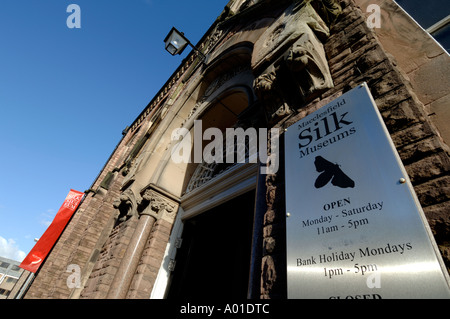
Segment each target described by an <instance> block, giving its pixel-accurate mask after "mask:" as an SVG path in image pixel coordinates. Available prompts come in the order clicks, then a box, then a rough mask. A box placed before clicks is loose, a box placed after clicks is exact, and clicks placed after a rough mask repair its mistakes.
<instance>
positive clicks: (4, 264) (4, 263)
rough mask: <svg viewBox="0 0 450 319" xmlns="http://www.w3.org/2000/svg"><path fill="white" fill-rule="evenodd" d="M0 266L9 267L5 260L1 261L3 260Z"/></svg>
mask: <svg viewBox="0 0 450 319" xmlns="http://www.w3.org/2000/svg"><path fill="white" fill-rule="evenodd" d="M0 267H1V268H8V267H9V263H6V262H4V261H3V262H1V263H0Z"/></svg>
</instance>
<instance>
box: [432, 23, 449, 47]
mask: <svg viewBox="0 0 450 319" xmlns="http://www.w3.org/2000/svg"><path fill="white" fill-rule="evenodd" d="M432 36H433V37H434V38H435V39H436V41H438V42H439V43H440V44H441V45H442V46H443V47H444V49H445V50H447V52H450V24H447V25H446V26H445V27H443V28H442V29H440V30H438V31H436V32H434V33H433V34H432Z"/></svg>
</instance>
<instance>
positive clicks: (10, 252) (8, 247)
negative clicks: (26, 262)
mask: <svg viewBox="0 0 450 319" xmlns="http://www.w3.org/2000/svg"><path fill="white" fill-rule="evenodd" d="M26 255H27V254H26V253H25V252H23V251H22V250H20V249H19V247H18V246H17V245H16V242H15V241H14V240H13V239H8V240H7V239H5V238H3V237H1V236H0V256H1V257H5V258H8V259H12V260H15V261H22V260H23V259H24V258H25V256H26Z"/></svg>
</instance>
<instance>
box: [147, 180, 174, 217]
mask: <svg viewBox="0 0 450 319" xmlns="http://www.w3.org/2000/svg"><path fill="white" fill-rule="evenodd" d="M177 209H178V203H177V202H176V201H174V200H173V199H171V198H169V197H168V196H166V195H164V194H162V193H161V192H159V191H157V190H155V189H153V188H147V189H146V190H145V191H143V192H142V200H141V202H140V203H139V211H140V212H139V214H140V215H150V216H153V217H154V218H155V219H160V218H163V219H166V220H173V219H174V218H175V215H176V212H177Z"/></svg>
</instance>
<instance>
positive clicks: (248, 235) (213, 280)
mask: <svg viewBox="0 0 450 319" xmlns="http://www.w3.org/2000/svg"><path fill="white" fill-rule="evenodd" d="M254 204H255V191H250V192H247V193H245V194H243V195H240V196H238V197H235V198H234V199H231V200H229V201H227V202H225V203H224V204H221V205H219V206H217V207H214V208H212V209H211V210H209V211H207V212H205V213H202V214H200V215H197V216H195V217H192V218H190V219H188V220H186V221H185V222H184V230H183V242H182V245H181V247H180V249H179V250H178V252H177V257H176V266H175V270H174V272H173V273H172V282H171V286H170V289H169V293H168V295H167V297H168V298H169V299H189V300H192V299H202V300H204V299H224V298H226V299H234V298H236V299H246V298H247V290H248V282H249V271H250V256H251V245H252V230H253V216H254Z"/></svg>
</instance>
